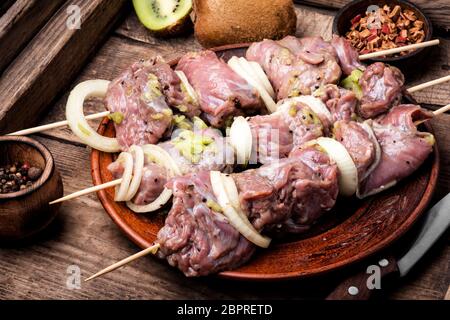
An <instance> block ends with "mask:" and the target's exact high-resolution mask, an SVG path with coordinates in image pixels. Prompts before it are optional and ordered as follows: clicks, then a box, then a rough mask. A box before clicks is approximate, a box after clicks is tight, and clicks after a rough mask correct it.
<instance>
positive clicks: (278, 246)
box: [91, 44, 439, 281]
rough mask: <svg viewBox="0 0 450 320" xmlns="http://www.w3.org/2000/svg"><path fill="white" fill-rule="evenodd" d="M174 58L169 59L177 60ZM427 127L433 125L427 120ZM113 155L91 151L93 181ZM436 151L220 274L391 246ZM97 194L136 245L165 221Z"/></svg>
mask: <svg viewBox="0 0 450 320" xmlns="http://www.w3.org/2000/svg"><path fill="white" fill-rule="evenodd" d="M247 47H248V44H238V45H231V46H224V47H220V48H215V49H214V51H216V52H217V54H218V55H219V56H220V57H222V58H223V59H224V60H227V59H229V58H230V57H232V56H233V55H237V56H243V55H244V54H245V49H246V48H247ZM177 62H178V61H176V60H175V61H172V62H171V65H172V66H174V65H176V63H177ZM427 129H428V130H430V131H431V127H430V126H429V125H428V124H427ZM98 133H99V134H101V135H104V136H107V137H114V136H115V131H114V125H113V123H112V122H111V121H109V119H108V118H105V119H104V120H103V121H102V123H101V124H100V127H99V129H98ZM115 158H116V155H114V154H110V153H105V152H100V151H98V150H93V151H92V153H91V169H92V170H91V171H92V177H93V181H94V184H95V185H99V184H103V183H105V182H108V181H111V180H113V177H112V176H111V173H110V172H109V171H108V169H107V167H108V165H109V164H110V163H111V162H113V161H114V160H115ZM438 172H439V155H438V150H437V148H436V147H435V148H434V152H433V154H432V155H431V156H430V157H429V158H428V160H427V161H426V162H425V163H424V164H423V165H422V166H421V167H420V169H419V170H418V171H417V172H415V173H414V174H413V175H412V176H411V177H409V178H407V179H405V180H404V181H402V182H401V183H399V184H398V185H397V186H396V187H394V188H392V189H389V190H387V191H386V192H384V193H381V194H378V195H376V196H373V197H370V198H368V199H365V200H364V201H361V200H358V199H356V198H339V199H338V201H337V204H336V207H335V209H334V210H333V211H331V212H329V213H327V214H326V215H325V217H324V218H323V219H322V220H321V221H319V222H318V223H317V225H316V226H315V227H314V228H313V229H312V230H310V231H309V232H308V233H306V234H303V235H301V236H297V237H291V238H288V239H282V240H281V239H280V240H275V241H273V243H272V244H271V246H270V248H268V249H265V250H259V251H258V252H257V253H256V254H255V255H254V256H253V257H252V259H251V260H250V261H249V262H248V263H247V264H246V265H244V266H241V267H240V268H238V269H236V270H233V271H227V272H222V273H220V274H219V276H220V277H224V278H228V279H239V280H258V281H269V280H280V279H291V278H301V277H309V276H315V275H320V274H323V273H325V272H329V271H332V270H335V269H338V268H341V267H344V266H347V265H349V264H352V263H356V262H358V261H361V260H362V259H365V258H367V257H369V256H371V255H373V254H375V253H376V252H378V251H380V250H382V249H384V248H386V247H387V246H389V245H391V244H392V243H393V242H394V241H395V240H397V239H398V238H399V237H401V236H402V235H403V234H404V233H405V232H406V231H407V230H409V229H410V228H411V226H412V225H413V224H414V222H415V221H417V219H418V218H419V217H420V215H421V213H422V212H423V211H424V210H425V208H426V207H427V205H428V203H429V201H430V199H431V196H432V193H433V191H434V189H435V186H436V181H437V177H438ZM98 197H99V199H100V201H101V203H102V205H103V207H104V208H105V210H106V212H107V213H108V214H109V215H110V217H111V218H112V219H113V221H114V222H115V223H116V224H117V225H118V226H119V228H120V229H121V230H122V231H123V232H124V233H125V234H126V235H127V236H128V237H129V238H130V239H131V240H132V241H133V242H134V243H136V244H137V245H138V246H139V247H141V248H143V249H144V248H148V247H149V246H150V245H151V244H152V242H153V241H154V240H155V239H156V235H157V233H158V231H159V229H160V228H161V227H162V226H163V225H164V220H165V213H166V212H159V213H153V214H137V213H134V212H132V211H131V210H130V209H128V208H127V207H126V206H125V205H124V204H123V203H117V202H115V201H114V189H113V188H110V189H106V190H102V191H100V192H98Z"/></svg>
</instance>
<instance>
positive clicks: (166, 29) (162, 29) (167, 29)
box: [133, 0, 192, 37]
mask: <svg viewBox="0 0 450 320" xmlns="http://www.w3.org/2000/svg"><path fill="white" fill-rule="evenodd" d="M133 6H134V9H135V10H136V14H137V16H138V18H139V21H141V23H142V24H143V25H144V26H145V27H146V28H147V29H149V30H150V31H152V32H153V33H154V34H155V35H156V36H160V37H170V36H175V35H179V34H184V33H186V32H188V31H189V30H191V29H192V21H191V19H190V13H191V11H192V0H133Z"/></svg>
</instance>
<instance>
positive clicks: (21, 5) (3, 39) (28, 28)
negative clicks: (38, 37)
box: [0, 0, 63, 72]
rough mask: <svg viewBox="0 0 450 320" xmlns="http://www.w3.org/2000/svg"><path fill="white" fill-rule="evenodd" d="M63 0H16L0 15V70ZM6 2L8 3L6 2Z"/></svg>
mask: <svg viewBox="0 0 450 320" xmlns="http://www.w3.org/2000/svg"><path fill="white" fill-rule="evenodd" d="M62 3H63V0H44V1H42V0H17V1H15V2H14V4H13V5H12V6H11V7H10V8H9V11H8V14H5V15H3V16H1V17H0V57H2V59H0V72H2V71H3V70H4V69H5V68H6V67H7V66H8V65H9V64H10V62H11V61H12V60H13V59H14V58H15V57H16V56H17V55H18V53H19V52H20V51H21V50H22V49H23V47H24V46H26V45H27V44H28V42H29V41H30V40H31V39H32V38H33V36H34V35H35V34H36V33H38V32H39V30H40V29H41V28H42V26H43V25H44V24H45V23H46V22H47V21H48V20H49V19H50V18H51V16H52V15H53V14H54V13H55V11H56V10H57V9H58V8H59V7H60V6H61V5H62ZM6 4H8V3H6Z"/></svg>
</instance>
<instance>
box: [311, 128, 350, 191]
mask: <svg viewBox="0 0 450 320" xmlns="http://www.w3.org/2000/svg"><path fill="white" fill-rule="evenodd" d="M316 141H317V144H318V145H319V146H320V147H322V148H323V149H324V150H325V151H326V153H327V154H328V156H329V157H330V158H331V159H333V160H334V161H335V162H336V165H337V166H338V169H339V190H340V193H341V194H342V195H344V196H352V195H353V194H355V192H356V189H357V187H358V171H357V169H356V166H355V163H354V162H353V159H352V157H351V156H350V154H349V153H348V151H347V149H345V147H344V146H343V145H342V144H341V143H340V142H338V141H336V140H334V139H331V138H324V137H320V138H318V139H317V140H316Z"/></svg>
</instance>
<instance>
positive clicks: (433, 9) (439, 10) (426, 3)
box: [294, 0, 450, 32]
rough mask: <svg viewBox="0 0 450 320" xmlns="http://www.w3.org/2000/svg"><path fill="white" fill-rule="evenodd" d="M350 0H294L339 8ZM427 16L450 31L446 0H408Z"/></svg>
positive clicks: (448, 8) (448, 5) (448, 4)
mask: <svg viewBox="0 0 450 320" xmlns="http://www.w3.org/2000/svg"><path fill="white" fill-rule="evenodd" d="M350 1H351V0H294V2H297V3H300V4H310V5H315V6H319V7H324V8H332V9H340V8H342V7H343V6H344V5H346V4H347V3H349V2H350ZM409 1H411V2H412V3H415V4H417V6H418V7H420V8H421V9H423V11H424V12H425V13H426V14H427V15H428V16H429V18H430V19H431V21H432V22H433V25H434V26H435V27H437V28H441V29H443V30H444V31H446V32H448V31H450V19H449V18H448V17H449V16H450V3H449V2H448V0H433V1H430V0H409Z"/></svg>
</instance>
